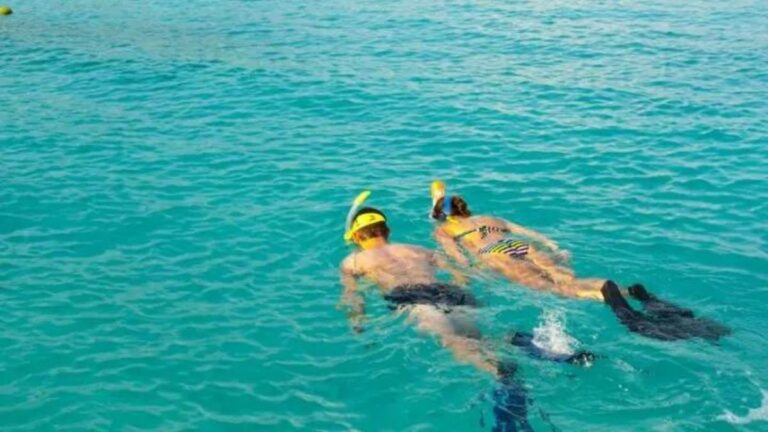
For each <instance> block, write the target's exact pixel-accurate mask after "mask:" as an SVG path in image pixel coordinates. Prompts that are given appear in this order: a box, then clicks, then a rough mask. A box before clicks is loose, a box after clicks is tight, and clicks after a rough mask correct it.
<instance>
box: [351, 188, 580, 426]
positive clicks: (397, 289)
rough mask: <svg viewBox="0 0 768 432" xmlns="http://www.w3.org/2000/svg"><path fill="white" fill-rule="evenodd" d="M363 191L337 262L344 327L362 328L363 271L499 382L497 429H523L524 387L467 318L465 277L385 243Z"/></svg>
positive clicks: (524, 343)
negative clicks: (443, 276) (347, 247)
mask: <svg viewBox="0 0 768 432" xmlns="http://www.w3.org/2000/svg"><path fill="white" fill-rule="evenodd" d="M368 194H369V193H368V192H363V193H362V194H360V195H359V196H358V198H357V199H355V202H354V204H353V206H352V208H351V209H350V212H349V215H348V217H347V230H346V233H345V235H344V238H345V240H347V241H349V242H352V243H354V244H355V245H356V246H357V247H358V248H359V250H357V251H354V252H352V253H351V254H350V255H348V256H347V257H346V258H345V259H344V260H343V261H342V263H341V281H342V284H343V286H344V291H343V294H342V296H341V302H340V306H342V307H344V308H345V309H346V310H347V317H348V318H349V320H350V323H351V325H352V328H353V329H354V330H355V331H356V332H360V331H362V323H363V319H364V314H365V304H364V300H363V296H362V293H361V291H360V289H359V287H358V280H359V279H360V278H364V279H366V280H368V281H370V282H373V283H374V284H375V285H377V286H378V288H379V291H380V292H381V294H382V296H383V297H384V299H385V300H386V301H387V302H388V303H389V307H390V309H392V310H394V311H397V312H398V313H404V314H407V316H408V320H409V321H411V322H414V323H415V324H416V326H417V328H418V329H419V330H421V331H423V332H426V333H430V334H433V335H435V336H437V337H438V338H439V340H440V342H441V343H442V345H443V346H444V347H446V348H448V349H449V350H450V351H451V352H452V353H453V355H454V357H455V358H456V359H457V360H459V361H461V362H464V363H469V364H472V365H474V366H475V367H477V368H478V369H480V370H482V371H484V372H488V373H490V374H492V375H493V376H494V377H496V378H497V380H498V382H499V383H500V384H501V387H500V389H499V390H497V392H496V393H494V398H495V399H496V402H497V406H496V408H495V409H494V412H495V413H496V414H497V415H496V418H497V421H498V422H500V423H502V424H504V425H506V427H507V428H505V429H499V430H517V429H515V428H516V427H520V430H531V429H530V425H528V423H527V420H526V412H527V405H526V403H525V401H526V400H527V398H526V396H525V390H524V388H523V387H522V385H521V384H520V383H519V381H518V378H517V377H516V371H517V367H516V366H515V364H514V363H512V362H509V361H499V360H497V359H496V358H495V356H494V355H493V353H491V352H489V351H488V349H487V347H486V346H485V345H484V343H483V340H482V335H481V333H480V331H479V329H478V328H477V327H476V325H475V324H474V322H473V319H472V313H473V310H474V309H475V308H477V307H479V306H480V303H479V302H478V301H477V299H476V298H475V297H474V296H473V295H472V294H471V293H470V292H468V291H467V290H465V289H463V288H461V287H460V286H462V285H464V284H465V283H466V276H465V275H464V274H463V273H461V272H459V271H458V270H457V269H455V268H454V267H452V266H451V265H450V264H449V263H448V261H447V260H446V259H445V258H444V257H443V256H442V255H441V254H439V253H436V252H434V251H430V250H427V249H424V248H421V247H419V246H415V245H408V244H397V243H390V242H389V234H390V231H389V227H388V225H387V218H386V216H385V215H384V214H383V213H382V212H381V211H379V210H377V209H375V208H371V207H364V208H359V207H360V206H361V205H362V203H363V201H364V200H365V199H366V198H367V196H368ZM439 270H444V271H446V272H448V273H449V274H451V276H452V278H453V282H454V284H447V283H444V282H441V281H440V280H438V278H437V272H438V271H439ZM510 343H511V344H512V345H514V346H518V347H521V348H523V349H524V350H525V351H526V352H527V353H528V354H529V355H531V356H534V357H537V358H541V359H546V360H553V361H566V362H568V363H572V364H582V365H583V364H586V363H588V362H591V361H592V360H593V359H594V356H593V355H592V354H591V353H588V352H579V353H577V354H575V355H572V356H568V358H567V359H563V358H555V357H552V356H549V355H548V354H547V353H546V352H545V351H544V350H542V349H540V348H538V347H536V346H535V345H534V344H533V343H532V341H531V340H530V339H529V340H524V339H520V338H518V339H516V340H513V341H510Z"/></svg>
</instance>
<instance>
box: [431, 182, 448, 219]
mask: <svg viewBox="0 0 768 432" xmlns="http://www.w3.org/2000/svg"><path fill="white" fill-rule="evenodd" d="M429 193H430V195H432V211H431V212H430V216H432V215H434V212H435V207H436V206H437V202H438V201H439V200H440V198H444V199H443V208H442V212H443V214H444V215H445V217H446V218H448V217H450V215H451V200H450V199H449V198H448V196H446V195H445V183H443V182H442V181H440V180H435V181H433V182H432V184H431V185H430V186H429ZM432 218H433V219H441V218H435V217H432Z"/></svg>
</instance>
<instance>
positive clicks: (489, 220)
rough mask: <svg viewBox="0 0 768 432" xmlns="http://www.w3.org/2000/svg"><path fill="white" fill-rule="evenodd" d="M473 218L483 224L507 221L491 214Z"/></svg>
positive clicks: (502, 223) (503, 223) (500, 223)
mask: <svg viewBox="0 0 768 432" xmlns="http://www.w3.org/2000/svg"><path fill="white" fill-rule="evenodd" d="M475 218H476V219H475V220H476V221H477V222H480V223H481V224H483V225H506V224H507V223H508V222H507V221H506V220H504V219H502V218H498V217H493V216H475Z"/></svg>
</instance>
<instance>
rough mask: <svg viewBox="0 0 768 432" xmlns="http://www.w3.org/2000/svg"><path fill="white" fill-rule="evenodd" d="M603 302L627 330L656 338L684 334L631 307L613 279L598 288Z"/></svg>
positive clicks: (677, 337)
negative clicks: (652, 319)
mask: <svg viewBox="0 0 768 432" xmlns="http://www.w3.org/2000/svg"><path fill="white" fill-rule="evenodd" d="M600 292H601V293H602V294H603V299H604V301H605V303H606V304H607V305H608V306H610V308H611V309H612V310H613V313H614V315H616V318H618V319H619V322H621V323H622V324H624V326H625V327H626V328H627V329H629V331H631V332H634V333H638V334H641V335H643V336H646V337H649V338H652V339H658V340H675V339H683V338H685V336H682V335H680V334H678V333H679V332H678V331H676V330H675V328H674V327H670V326H666V327H667V328H664V327H662V326H660V325H659V323H656V322H654V321H651V320H649V319H648V317H646V316H645V315H644V314H642V313H640V312H638V311H636V310H634V309H632V306H630V305H629V303H627V300H626V299H625V298H624V296H623V295H621V292H620V291H619V287H618V286H617V285H616V283H614V282H613V281H606V282H605V284H604V285H603V288H602V289H601V290H600Z"/></svg>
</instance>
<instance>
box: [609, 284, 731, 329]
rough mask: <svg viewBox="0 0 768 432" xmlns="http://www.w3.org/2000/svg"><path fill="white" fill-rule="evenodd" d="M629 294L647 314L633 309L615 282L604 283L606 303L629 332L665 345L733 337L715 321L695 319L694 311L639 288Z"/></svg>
mask: <svg viewBox="0 0 768 432" xmlns="http://www.w3.org/2000/svg"><path fill="white" fill-rule="evenodd" d="M628 291H629V295H630V296H632V297H633V298H636V299H637V300H639V301H640V302H642V303H643V306H644V308H645V311H646V312H647V314H643V313H640V312H638V311H636V310H634V309H632V307H631V306H630V305H629V303H627V300H626V299H625V298H624V297H623V296H622V295H621V292H619V287H618V286H616V284H615V283H613V282H612V281H607V282H605V285H603V288H602V290H601V292H602V294H603V298H604V299H605V303H606V304H608V306H610V307H611V309H612V310H613V313H614V314H615V315H616V317H617V318H618V319H619V321H620V322H621V323H622V324H624V326H625V327H627V328H628V329H629V331H632V332H635V333H638V334H641V335H643V336H646V337H649V338H652V339H658V340H664V341H671V340H679V339H692V338H696V337H698V338H702V339H707V340H710V341H716V340H718V339H720V338H721V337H723V336H726V335H728V334H730V333H731V329H730V328H728V327H726V326H724V325H722V324H720V323H718V322H716V321H713V320H710V319H706V318H696V317H695V316H694V314H693V312H692V311H691V310H689V309H685V308H681V307H679V306H676V305H674V304H672V303H669V302H666V301H664V300H661V299H659V298H658V297H656V296H654V295H653V294H651V293H649V292H648V291H647V290H646V289H645V287H643V286H642V285H640V284H635V285H632V286H631V287H629V290H628Z"/></svg>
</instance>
